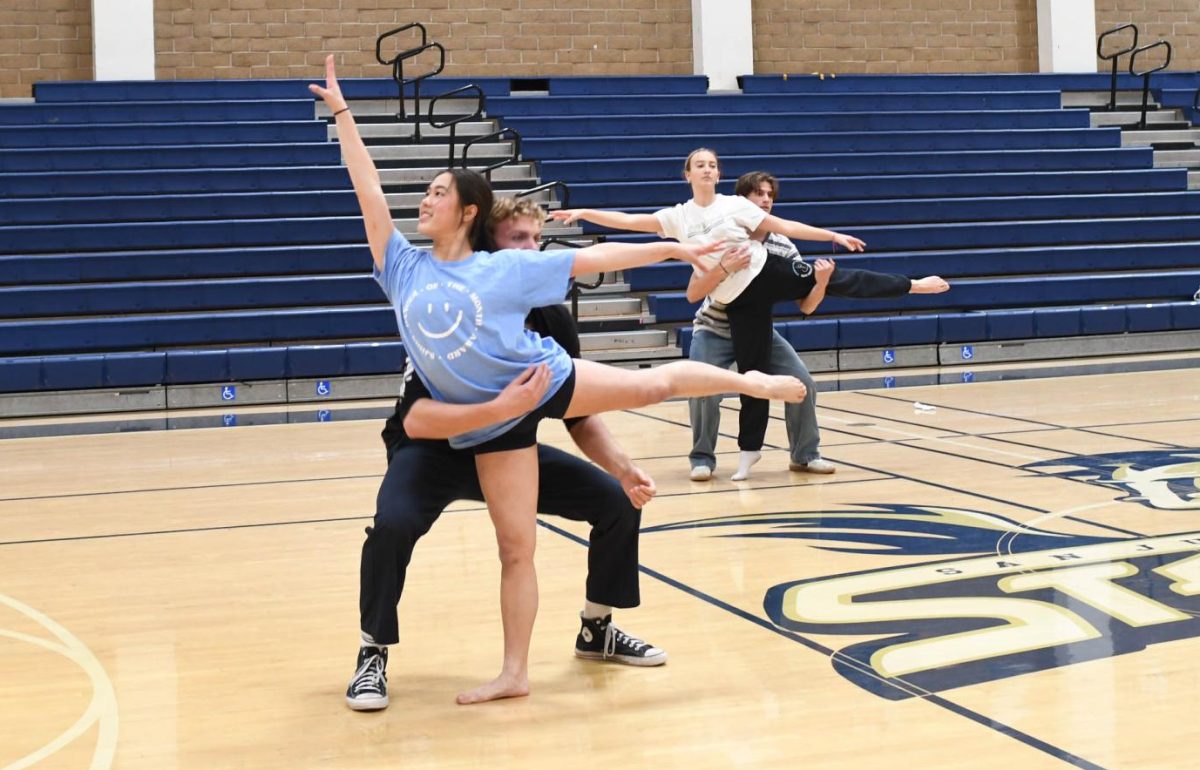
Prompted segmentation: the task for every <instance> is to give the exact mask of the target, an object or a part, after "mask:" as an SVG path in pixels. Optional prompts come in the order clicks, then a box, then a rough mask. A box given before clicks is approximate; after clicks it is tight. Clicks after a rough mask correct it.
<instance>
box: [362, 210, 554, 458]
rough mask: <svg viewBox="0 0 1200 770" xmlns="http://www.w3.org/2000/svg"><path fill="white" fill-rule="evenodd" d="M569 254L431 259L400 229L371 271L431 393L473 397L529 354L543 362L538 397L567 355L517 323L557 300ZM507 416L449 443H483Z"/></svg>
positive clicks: (487, 393) (525, 363) (489, 391)
mask: <svg viewBox="0 0 1200 770" xmlns="http://www.w3.org/2000/svg"><path fill="white" fill-rule="evenodd" d="M574 260H575V251H574V250H573V249H564V250H561V251H523V250H519V249H505V250H503V251H496V252H491V253H489V252H486V251H477V252H475V253H474V254H472V255H471V256H469V257H467V258H466V259H464V260H462V261H459V262H442V261H439V260H437V259H434V257H433V254H431V253H430V252H429V251H428V250H426V249H418V248H417V247H415V246H413V245H412V244H411V243H409V242H408V239H407V238H405V237H404V236H403V235H402V234H401V233H400V231H398V230H394V231H393V232H392V237H391V238H390V239H389V240H388V245H387V255H386V257H385V258H384V266H383V271H382V272H380V271H379V270H375V271H374V274H375V280H376V281H378V282H379V285H380V286H382V287H383V292H384V294H386V295H387V298H388V300H389V301H390V302H391V303H392V307H393V308H394V309H395V311H396V323H397V324H398V325H399V327H400V336H401V337H403V338H404V346H405V348H406V349H407V351H408V356H409V359H410V360H411V361H412V362H413V368H415V369H416V371H417V374H418V375H419V376H420V378H421V380H422V381H423V382H424V383H425V385H426V387H428V388H429V392H430V393H432V394H433V396H434V398H436V399H437V400H438V401H444V402H447V403H452V404H479V403H482V402H484V401H489V400H491V399H493V398H495V397H496V394H498V393H499V392H500V391H501V390H503V389H504V386H505V385H508V383H510V382H511V381H512V380H513V378H515V377H516V376H517V375H518V374H520V373H521V372H523V371H525V369H526V368H527V367H530V366H534V365H536V364H543V363H544V364H547V365H548V366H549V367H550V378H551V382H550V387H549V389H548V390H547V391H546V395H545V396H543V397H542V400H541V402H540V403H539V404H538V406H541V405H542V404H544V403H545V402H546V401H548V400H550V398H551V397H552V396H553V395H554V394H555V393H556V392H558V389H559V388H560V387H561V386H562V384H563V383H564V382H565V381H566V379H567V377H568V376H570V374H571V369H572V367H573V364H572V362H571V358H570V357H569V356H568V355H567V353H566V351H564V350H563V349H562V348H561V347H560V346H559V345H558V343H556V342H555V341H554V340H552V339H543V338H542V337H541V336H539V335H538V334H537V333H536V332H533V331H530V330H528V329H526V328H525V316H526V315H528V314H529V311H530V310H532V309H533V308H535V307H542V306H543V305H552V304H554V303H556V302H562V301H563V299H564V297H565V296H566V293H567V286H568V283H569V281H570V278H571V267H572V265H573V263H574ZM519 421H520V419H519V418H517V419H513V420H509V421H507V422H503V423H498V424H496V425H491V426H488V427H486V428H482V429H480V430H477V431H473V432H471V433H464V434H462V435H461V436H455V437H454V438H451V439H450V444H451V446H453V447H455V448H460V449H461V448H464V447H470V446H475V445H476V444H482V443H483V442H485V441H489V440H491V439H493V438H495V437H496V436H500V435H503V434H504V433H505V431H507V430H508V429H509V428H511V427H512V426H513V425H515V424H516V423H517V422H519Z"/></svg>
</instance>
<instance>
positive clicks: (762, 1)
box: [753, 0, 1170, 73]
mask: <svg viewBox="0 0 1200 770" xmlns="http://www.w3.org/2000/svg"><path fill="white" fill-rule="evenodd" d="M1109 1H1110V2H1112V1H1113V0H1109ZM1118 1H1120V2H1124V1H1125V0H1118ZM1154 1H1155V0H1146V2H1154ZM1166 1H1167V2H1170V0H1166ZM753 8H754V11H753V23H754V71H755V72H756V73H779V72H789V73H792V72H795V73H809V72H838V73H850V72H854V73H863V72H1037V69H1038V55H1037V0H820V2H813V1H812V0H755V2H754V5H753Z"/></svg>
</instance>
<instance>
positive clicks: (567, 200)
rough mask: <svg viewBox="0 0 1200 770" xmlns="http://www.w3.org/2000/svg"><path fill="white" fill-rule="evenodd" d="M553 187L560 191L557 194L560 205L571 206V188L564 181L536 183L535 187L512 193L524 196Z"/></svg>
mask: <svg viewBox="0 0 1200 770" xmlns="http://www.w3.org/2000/svg"><path fill="white" fill-rule="evenodd" d="M555 188H558V190H559V192H561V193H562V194H561V195H559V196H558V199H559V203H560V205H561V207H562V208H564V209H569V208H571V188H570V187H568V186H567V183H566V182H559V181H555V182H546V183H544V184H540V185H538V186H537V187H530V188H529V189H528V190H522V191H521V192H519V193H516V194H514V195H513V197H514V198H525V197H527V196H530V195H534V194H536V193H540V192H545V191H547V190H553V189H555Z"/></svg>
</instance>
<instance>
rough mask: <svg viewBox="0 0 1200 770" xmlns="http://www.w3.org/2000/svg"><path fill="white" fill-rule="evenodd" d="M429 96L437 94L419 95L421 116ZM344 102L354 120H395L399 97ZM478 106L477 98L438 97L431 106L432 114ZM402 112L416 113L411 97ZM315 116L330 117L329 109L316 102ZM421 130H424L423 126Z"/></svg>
mask: <svg viewBox="0 0 1200 770" xmlns="http://www.w3.org/2000/svg"><path fill="white" fill-rule="evenodd" d="M431 96H437V94H428V95H427V94H422V95H421V104H420V115H421V117H423V118H427V117H428V116H429V100H430V97H431ZM346 104H347V106H348V107H350V111H351V112H353V113H354V118H355V120H356V121H358V120H363V119H378V118H392V119H393V120H395V118H396V113H397V112H399V110H400V100H399V99H348V100H347V101H346ZM478 106H479V104H478V100H477V99H439V100H438V101H437V103H436V104H435V105H434V106H433V114H434V115H470V114H472V113H474V112H475V109H476V108H477V107H478ZM404 114H405V117H406V118H407V119H408V120H410V121H411V120H412V119H413V116H414V114H416V104H415V103H414V102H413V100H412V99H405V100H404ZM316 116H317V117H318V118H324V119H329V118H330V109H329V108H328V107H326V106H325V103H324V102H316ZM421 130H422V131H424V128H422V129H421Z"/></svg>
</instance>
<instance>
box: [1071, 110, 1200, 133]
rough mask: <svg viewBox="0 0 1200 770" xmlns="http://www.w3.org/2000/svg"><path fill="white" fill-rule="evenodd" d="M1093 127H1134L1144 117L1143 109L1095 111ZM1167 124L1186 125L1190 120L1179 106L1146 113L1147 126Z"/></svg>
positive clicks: (1092, 118) (1092, 115)
mask: <svg viewBox="0 0 1200 770" xmlns="http://www.w3.org/2000/svg"><path fill="white" fill-rule="evenodd" d="M1089 119H1090V121H1091V125H1092V128H1104V127H1108V126H1119V127H1121V128H1133V127H1134V126H1136V125H1137V124H1138V123H1139V122H1140V121H1141V119H1142V112H1141V110H1140V109H1139V110H1117V111H1116V112H1093V113H1092V114H1091V116H1090V118H1089ZM1163 124H1166V125H1167V126H1169V127H1172V128H1174V127H1175V126H1176V125H1178V126H1180V127H1186V126H1187V125H1188V122H1187V121H1186V120H1184V118H1183V115H1182V114H1181V113H1180V111H1179V110H1178V109H1177V108H1171V109H1161V110H1153V111H1150V112H1147V113H1146V125H1147V127H1151V126H1153V127H1156V128H1158V127H1162V126H1163Z"/></svg>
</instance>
